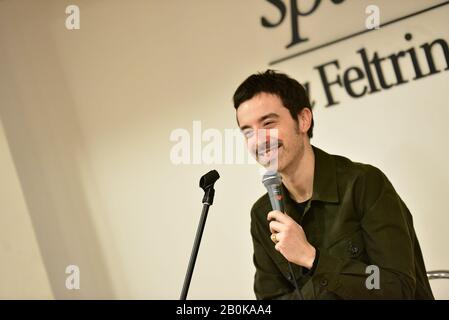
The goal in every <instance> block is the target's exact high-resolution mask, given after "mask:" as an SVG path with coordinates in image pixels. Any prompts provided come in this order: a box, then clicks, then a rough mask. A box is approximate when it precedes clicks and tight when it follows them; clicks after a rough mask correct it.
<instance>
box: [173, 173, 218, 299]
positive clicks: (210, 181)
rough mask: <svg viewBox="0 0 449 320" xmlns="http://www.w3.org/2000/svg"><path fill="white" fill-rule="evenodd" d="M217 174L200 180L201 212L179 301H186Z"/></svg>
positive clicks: (212, 200)
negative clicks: (201, 193)
mask: <svg viewBox="0 0 449 320" xmlns="http://www.w3.org/2000/svg"><path fill="white" fill-rule="evenodd" d="M219 177H220V176H219V175H218V172H217V171H215V170H212V171H209V172H208V173H206V174H205V175H204V176H203V177H201V179H200V187H201V188H202V189H203V190H204V197H203V201H202V202H203V210H202V212H201V217H200V221H199V224H198V228H197V230H196V236H195V241H194V242H193V248H192V253H191V255H190V260H189V266H188V267H187V272H186V276H185V278H184V285H183V287H182V292H181V297H180V298H179V299H180V300H186V299H187V293H188V291H189V287H190V281H191V280H192V275H193V269H194V268H195V262H196V257H197V256H198V250H199V248H200V243H201V238H202V236H203V230H204V226H205V225H206V219H207V214H208V212H209V207H210V206H211V205H212V203H213V202H214V195H215V189H214V183H215V181H216V180H217V179H218V178H219Z"/></svg>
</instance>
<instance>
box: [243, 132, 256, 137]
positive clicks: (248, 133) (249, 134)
mask: <svg viewBox="0 0 449 320" xmlns="http://www.w3.org/2000/svg"><path fill="white" fill-rule="evenodd" d="M253 134H254V131H253V130H248V131H243V135H244V136H245V138H251V137H252V135H253Z"/></svg>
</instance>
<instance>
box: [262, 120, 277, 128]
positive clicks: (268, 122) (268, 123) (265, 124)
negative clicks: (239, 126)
mask: <svg viewBox="0 0 449 320" xmlns="http://www.w3.org/2000/svg"><path fill="white" fill-rule="evenodd" d="M272 124H274V121H267V122H265V123H264V124H263V126H264V127H267V126H270V125H272Z"/></svg>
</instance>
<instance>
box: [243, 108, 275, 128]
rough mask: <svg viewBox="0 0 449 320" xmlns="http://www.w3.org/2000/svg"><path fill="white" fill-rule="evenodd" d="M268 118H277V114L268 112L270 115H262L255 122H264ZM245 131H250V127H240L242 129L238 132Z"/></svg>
mask: <svg viewBox="0 0 449 320" xmlns="http://www.w3.org/2000/svg"><path fill="white" fill-rule="evenodd" d="M268 118H276V119H277V118H279V115H278V114H277V113H274V112H270V113H268V114H266V115H263V116H262V117H260V118H259V120H258V121H257V122H259V123H260V122H262V121H264V120H266V119H268ZM245 129H251V127H250V126H247V125H245V126H242V127H240V130H242V131H243V130H245Z"/></svg>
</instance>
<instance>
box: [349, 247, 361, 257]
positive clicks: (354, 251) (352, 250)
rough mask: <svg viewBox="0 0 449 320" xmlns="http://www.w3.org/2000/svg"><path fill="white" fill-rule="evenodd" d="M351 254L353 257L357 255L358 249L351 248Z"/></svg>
mask: <svg viewBox="0 0 449 320" xmlns="http://www.w3.org/2000/svg"><path fill="white" fill-rule="evenodd" d="M351 253H352V255H353V256H355V255H357V253H359V248H358V247H352V248H351Z"/></svg>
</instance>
